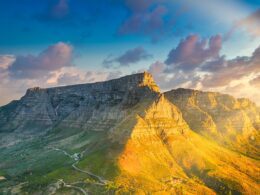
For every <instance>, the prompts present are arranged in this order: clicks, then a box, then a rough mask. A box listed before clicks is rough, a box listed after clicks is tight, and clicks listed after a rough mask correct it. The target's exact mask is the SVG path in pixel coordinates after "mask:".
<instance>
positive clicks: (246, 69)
mask: <svg viewBox="0 0 260 195" xmlns="http://www.w3.org/2000/svg"><path fill="white" fill-rule="evenodd" d="M221 48H222V39H221V36H219V35H216V36H212V37H211V38H210V39H204V40H201V39H200V38H199V37H198V36H194V35H191V36H188V37H187V38H186V39H184V40H181V41H180V43H179V44H178V45H177V47H176V48H174V49H172V50H171V51H170V52H169V55H168V58H167V59H166V60H165V62H160V61H156V62H155V63H153V64H151V65H150V67H149V68H148V71H149V72H150V73H152V74H153V76H154V79H155V81H156V82H157V83H158V85H159V86H160V87H161V89H162V90H170V89H173V88H179V87H184V88H194V89H199V90H206V91H218V92H222V93H228V94H231V95H234V96H236V97H247V98H250V99H252V100H253V101H255V102H256V103H258V104H260V91H259V89H258V88H259V85H260V84H259V83H260V79H259V76H260V66H259V64H260V46H259V47H258V48H256V49H255V51H254V52H253V53H252V55H251V56H238V57H236V58H233V59H226V57H225V56H224V55H220V50H221Z"/></svg>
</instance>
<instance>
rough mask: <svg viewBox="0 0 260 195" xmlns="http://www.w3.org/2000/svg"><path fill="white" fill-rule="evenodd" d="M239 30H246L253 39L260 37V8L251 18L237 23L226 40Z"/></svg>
mask: <svg viewBox="0 0 260 195" xmlns="http://www.w3.org/2000/svg"><path fill="white" fill-rule="evenodd" d="M237 30H245V31H246V32H247V33H249V35H251V36H252V37H260V8H258V9H257V10H256V11H255V12H253V13H251V14H250V15H249V16H247V17H245V18H242V19H241V20H238V21H236V22H235V23H234V25H233V27H232V28H231V29H230V31H229V32H228V33H227V34H226V36H225V39H228V38H229V37H230V36H231V35H232V34H233V33H234V32H235V31H237Z"/></svg>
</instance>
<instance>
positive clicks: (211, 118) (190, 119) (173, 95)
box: [165, 89, 260, 159]
mask: <svg viewBox="0 0 260 195" xmlns="http://www.w3.org/2000/svg"><path fill="white" fill-rule="evenodd" d="M165 96H166V97H167V98H168V99H169V100H170V101H171V102H172V103H173V104H175V105H176V106H178V108H180V110H181V111H182V113H184V115H183V116H184V119H185V120H186V121H187V123H188V124H189V126H190V127H191V128H192V129H193V130H195V131H196V132H198V133H199V134H201V135H204V136H206V137H208V138H210V139H211V140H213V141H216V142H217V143H219V144H221V145H223V146H226V147H228V148H230V149H232V150H236V151H238V152H241V153H243V154H246V155H249V156H251V157H254V158H258V159H259V158H260V156H259V148H260V145H259V143H260V137H259V130H260V114H259V110H258V109H257V107H256V105H255V104H254V103H253V102H251V101H250V100H248V99H235V98H234V97H232V96H230V95H224V94H220V93H214V92H201V91H197V90H191V89H177V90H171V91H169V92H166V93H165Z"/></svg>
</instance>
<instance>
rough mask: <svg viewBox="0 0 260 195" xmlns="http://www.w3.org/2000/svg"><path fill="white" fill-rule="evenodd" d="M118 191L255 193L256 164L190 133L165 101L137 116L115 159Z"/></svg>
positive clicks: (178, 115) (174, 107) (178, 114)
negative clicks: (121, 150) (119, 171)
mask: <svg viewBox="0 0 260 195" xmlns="http://www.w3.org/2000/svg"><path fill="white" fill-rule="evenodd" d="M119 167H120V170H121V175H120V176H119V178H118V179H117V182H118V183H119V184H121V185H122V186H123V189H125V190H126V191H127V192H128V191H134V192H144V193H151V192H152V193H159V194H161V193H174V194H175V193H177V194H178V193H183V194H214V191H217V192H219V193H221V194H228V193H230V192H231V193H239V192H242V193H248V194H256V193H257V192H259V187H258V185H257V183H256V180H257V177H258V173H259V167H258V166H257V162H256V161H254V160H250V159H249V158H246V157H243V156H240V155H238V154H235V153H233V152H231V151H228V150H226V149H224V148H222V147H219V146H217V145H216V144H214V143H210V142H209V141H207V140H205V139H204V138H203V137H201V136H199V135H197V134H196V133H194V132H193V131H192V130H191V129H190V128H189V126H188V125H187V123H186V122H185V121H184V120H183V118H182V115H181V113H180V111H179V110H178V108H177V107H176V106H174V105H173V104H171V103H170V102H169V101H168V100H166V99H165V98H164V96H162V97H160V98H159V100H157V101H156V102H155V103H153V105H152V106H151V107H150V108H148V110H147V111H146V114H145V116H143V117H141V116H138V120H137V124H136V126H135V127H134V128H133V130H132V134H131V138H130V139H129V140H128V142H127V144H126V146H125V149H124V151H123V153H122V154H121V155H120V157H119Z"/></svg>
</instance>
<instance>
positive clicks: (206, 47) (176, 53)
mask: <svg viewBox="0 0 260 195" xmlns="http://www.w3.org/2000/svg"><path fill="white" fill-rule="evenodd" d="M221 48H222V38H221V36H220V35H216V36H213V37H211V38H210V39H209V40H206V39H200V37H199V36H198V35H190V36H188V37H186V38H185V39H184V40H181V41H180V43H179V44H178V46H177V47H176V48H174V49H172V50H171V51H170V53H169V54H168V57H167V59H166V60H165V63H166V64H167V65H168V68H169V69H170V70H172V71H175V70H182V71H184V72H189V71H193V70H194V69H196V68H197V67H198V66H199V65H201V64H202V63H204V62H206V61H207V60H211V59H214V58H218V57H219V51H220V50H221Z"/></svg>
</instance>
